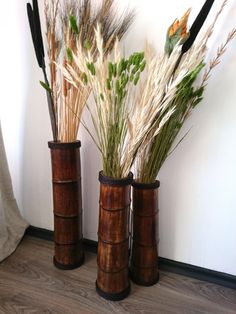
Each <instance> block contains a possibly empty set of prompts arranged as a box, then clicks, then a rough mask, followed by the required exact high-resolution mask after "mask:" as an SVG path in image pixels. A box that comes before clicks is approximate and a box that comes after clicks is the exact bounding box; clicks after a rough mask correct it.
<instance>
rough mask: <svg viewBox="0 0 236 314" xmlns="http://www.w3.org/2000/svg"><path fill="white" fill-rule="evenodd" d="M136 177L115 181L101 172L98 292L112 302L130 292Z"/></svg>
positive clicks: (130, 176)
mask: <svg viewBox="0 0 236 314" xmlns="http://www.w3.org/2000/svg"><path fill="white" fill-rule="evenodd" d="M132 180H133V175H132V174H131V173H130V174H129V176H128V177H127V178H125V179H113V178H109V177H105V176H104V175H103V174H102V172H100V173H99V181H100V209H99V226H98V257H97V264H98V274H97V281H96V290H97V293H98V294H99V295H100V296H101V297H103V298H105V299H107V300H112V301H118V300H122V299H124V298H126V297H127V296H128V295H129V293H130V282H129V276H128V250H129V214H130V190H131V183H132Z"/></svg>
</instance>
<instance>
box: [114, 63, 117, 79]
mask: <svg viewBox="0 0 236 314" xmlns="http://www.w3.org/2000/svg"><path fill="white" fill-rule="evenodd" d="M113 75H114V77H116V75H117V64H116V63H114V64H113Z"/></svg>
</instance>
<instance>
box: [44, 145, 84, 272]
mask: <svg viewBox="0 0 236 314" xmlns="http://www.w3.org/2000/svg"><path fill="white" fill-rule="evenodd" d="M48 146H49V148H50V151H51V164H52V187H53V208H54V242H55V252H54V258H53V262H54V265H55V266H56V267H57V268H60V269H74V268H77V267H79V266H80V265H81V264H82V263H83V261H84V250H83V243H82V241H83V233H82V193H81V166H80V146H81V144H80V142H79V141H76V142H72V143H59V142H49V143H48Z"/></svg>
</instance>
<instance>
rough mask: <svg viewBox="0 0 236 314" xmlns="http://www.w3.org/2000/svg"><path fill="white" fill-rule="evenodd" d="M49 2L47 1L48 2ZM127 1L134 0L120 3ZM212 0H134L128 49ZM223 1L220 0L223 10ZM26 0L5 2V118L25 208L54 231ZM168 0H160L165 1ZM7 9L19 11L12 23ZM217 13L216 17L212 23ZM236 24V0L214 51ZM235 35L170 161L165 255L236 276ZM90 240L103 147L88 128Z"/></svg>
mask: <svg viewBox="0 0 236 314" xmlns="http://www.w3.org/2000/svg"><path fill="white" fill-rule="evenodd" d="M42 2H43V1H41V2H40V3H41V4H42ZM121 2H123V3H124V4H125V3H127V0H126V1H125V0H123V1H119V3H121ZM203 2H204V1H203V0H202V1H197V0H194V1H190V0H182V1H181V2H180V1H174V0H166V1H156V0H147V1H143V0H130V1H129V3H130V6H131V7H135V8H136V10H137V18H136V22H135V23H134V25H133V27H132V29H131V31H130V34H129V35H128V36H127V38H126V51H128V52H129V51H133V50H140V49H141V48H142V42H143V40H144V38H145V36H148V38H149V39H151V40H152V42H153V44H154V45H155V46H156V47H157V48H158V49H162V47H163V43H164V41H165V33H166V29H167V27H168V26H169V24H170V22H172V21H173V19H174V18H175V17H177V16H180V15H181V14H182V12H183V11H184V10H185V9H186V8H188V7H190V6H192V7H194V10H193V11H192V17H191V21H192V20H193V19H194V17H195V16H196V14H197V13H198V11H199V9H200V7H201V5H202V3H203ZM221 2H222V1H220V0H218V1H215V7H217V6H218V7H219V5H220V3H221ZM25 3H26V1H25V0H24V1H17V0H10V1H8V3H7V4H4V3H2V4H0V12H1V13H0V35H1V43H2V46H1V47H2V49H1V50H0V65H1V101H0V103H1V105H0V117H1V122H2V128H3V135H4V139H5V145H6V150H7V155H8V160H9V164H10V170H11V174H12V180H13V185H14V191H15V195H16V199H17V201H18V204H19V207H20V210H21V212H22V214H23V216H24V217H25V218H26V219H27V220H28V222H29V223H30V224H32V225H34V226H38V227H41V228H46V229H53V216H52V194H51V168H50V155H49V149H48V148H47V141H48V140H51V138H52V137H51V130H50V124H49V115H48V112H47V104H46V97H45V94H44V91H43V90H42V88H40V86H39V83H38V81H39V80H40V79H42V74H41V72H40V70H39V68H38V66H37V64H36V60H35V57H34V52H33V47H32V44H31V38H30V32H29V28H28V24H27V18H26V10H25ZM161 3H162V4H161ZM6 12H11V20H9V15H8V14H6ZM212 17H213V14H211V16H210V17H209V21H210V20H212ZM235 20H236V4H235V3H234V1H233V0H231V1H229V5H228V7H227V9H226V10H225V12H224V14H223V15H222V16H221V20H220V23H219V24H218V26H217V28H216V34H215V36H214V37H213V38H212V40H211V47H209V48H210V52H209V53H210V56H211V57H212V56H213V55H214V52H215V50H216V48H217V46H218V45H219V44H220V43H221V42H222V41H223V40H224V39H225V37H226V36H227V32H228V31H229V30H230V29H231V28H232V27H233V26H234V21H235ZM235 51H236V40H234V42H232V44H231V46H230V48H229V49H228V51H227V53H226V55H225V56H224V58H223V60H222V62H221V64H220V65H219V66H218V68H217V69H216V70H215V71H214V73H212V77H211V79H210V80H209V84H208V87H207V90H206V93H205V97H204V101H203V102H202V103H201V105H199V107H198V108H197V110H195V112H194V114H193V115H192V116H191V118H190V119H189V120H188V122H187V123H186V125H185V126H184V129H183V131H182V134H184V132H186V130H188V129H189V128H190V127H192V129H191V132H190V134H189V135H188V137H187V138H186V139H185V141H184V142H182V144H181V145H180V146H179V147H178V149H177V150H176V151H175V152H174V153H173V154H172V156H170V158H169V159H168V160H167V161H166V163H165V164H164V166H163V168H162V170H161V172H160V176H159V179H160V181H161V188H160V238H161V241H160V256H162V257H166V258H170V259H173V260H177V261H181V262H185V263H190V264H193V265H198V266H201V267H206V268H210V269H213V270H217V271H222V272H226V273H230V274H233V275H236V228H235V221H236V193H235V191H234V189H235V177H236V145H235V143H236V141H235V139H236V80H235V69H236V53H235ZM79 138H80V139H81V140H82V150H81V153H82V170H83V174H82V175H83V207H84V236H85V237H86V238H89V239H94V240H96V239H97V218H98V187H99V185H98V180H97V176H98V171H99V170H100V168H101V165H100V159H99V155H98V152H97V150H96V148H95V146H94V144H93V143H92V141H91V139H90V138H89V137H88V135H87V134H86V132H85V131H84V130H83V129H81V130H80V134H79Z"/></svg>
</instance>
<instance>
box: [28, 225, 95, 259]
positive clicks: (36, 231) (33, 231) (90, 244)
mask: <svg viewBox="0 0 236 314" xmlns="http://www.w3.org/2000/svg"><path fill="white" fill-rule="evenodd" d="M25 234H26V235H30V236H32V237H36V238H40V239H44V240H48V241H53V238H54V232H53V231H51V230H47V229H42V228H38V227H33V226H29V227H28V228H27V229H26V231H25ZM83 244H84V248H85V250H86V251H88V252H91V253H97V248H98V244H97V241H93V240H89V239H83Z"/></svg>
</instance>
